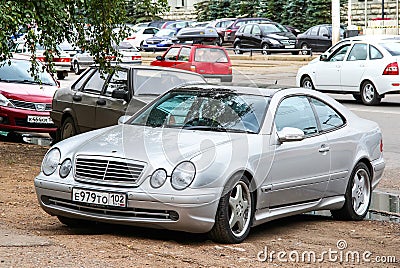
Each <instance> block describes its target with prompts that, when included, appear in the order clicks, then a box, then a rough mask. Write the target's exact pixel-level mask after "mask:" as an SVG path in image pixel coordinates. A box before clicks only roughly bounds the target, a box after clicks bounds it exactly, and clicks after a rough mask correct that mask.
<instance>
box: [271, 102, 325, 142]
mask: <svg viewBox="0 0 400 268" xmlns="http://www.w3.org/2000/svg"><path fill="white" fill-rule="evenodd" d="M275 126H276V129H277V130H278V131H280V130H282V129H283V128H284V127H294V128H299V129H301V130H303V132H304V134H305V135H312V134H315V133H317V132H318V125H317V121H316V119H315V116H314V112H313V109H312V108H311V104H310V102H309V101H308V98H307V97H306V96H295V97H289V98H286V99H284V100H283V101H282V102H281V103H280V104H279V107H278V109H277V111H276V115H275Z"/></svg>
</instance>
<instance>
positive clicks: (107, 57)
mask: <svg viewBox="0 0 400 268" xmlns="http://www.w3.org/2000/svg"><path fill="white" fill-rule="evenodd" d="M105 59H106V60H115V56H105Z"/></svg>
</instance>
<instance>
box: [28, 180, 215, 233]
mask: <svg viewBox="0 0 400 268" xmlns="http://www.w3.org/2000/svg"><path fill="white" fill-rule="evenodd" d="M60 181H61V182H62V179H60ZM61 182H54V181H53V180H48V179H47V177H45V176H43V175H42V176H41V175H39V176H38V177H37V178H36V179H35V188H36V194H37V197H38V201H39V203H40V206H41V207H42V208H43V209H44V210H45V211H46V212H47V213H48V214H50V215H53V216H64V217H70V218H76V219H84V220H90V221H99V222H106V223H113V224H124V225H132V226H141V227H150V228H157V229H169V230H177V231H185V232H191V233H205V232H208V231H210V230H211V228H212V227H213V225H214V221H215V214H216V211H217V208H218V203H219V196H218V195H219V193H220V190H221V189H218V188H206V189H204V188H203V189H186V190H184V191H181V192H179V191H175V194H162V193H159V192H156V191H155V190H152V191H153V192H148V191H147V190H144V189H143V188H142V187H140V186H139V187H136V188H121V187H109V186H95V185H89V184H84V183H79V182H76V181H74V182H73V183H71V184H70V183H61ZM73 187H77V188H83V189H89V190H96V191H108V192H110V191H112V192H119V193H126V194H127V207H126V208H115V207H100V206H91V205H89V204H84V203H78V202H73V201H72V188H73Z"/></svg>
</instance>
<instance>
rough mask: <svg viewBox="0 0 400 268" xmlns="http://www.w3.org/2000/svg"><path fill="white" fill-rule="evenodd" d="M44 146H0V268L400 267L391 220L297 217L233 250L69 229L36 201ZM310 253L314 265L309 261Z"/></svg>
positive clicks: (196, 239)
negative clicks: (341, 219)
mask: <svg viewBox="0 0 400 268" xmlns="http://www.w3.org/2000/svg"><path fill="white" fill-rule="evenodd" d="M47 149H48V147H43V146H38V145H29V144H22V143H13V142H2V141H0V155H1V157H0V167H1V168H0V193H1V194H0V205H1V206H0V267H276V266H277V267H339V266H347V267H354V266H356V267H399V266H400V253H399V250H398V247H399V245H400V224H396V223H389V222H378V221H367V220H365V221H362V222H339V221H334V220H332V219H331V218H330V217H324V216H315V215H301V216H295V217H290V218H286V219H283V220H276V221H273V222H270V223H267V224H264V225H261V226H258V227H256V228H253V229H252V230H251V233H250V236H249V237H248V239H247V240H245V242H243V243H242V244H238V245H222V244H216V243H214V242H212V241H210V240H208V238H207V236H205V235H198V234H187V233H181V232H172V231H166V230H152V229H144V228H134V227H124V226H116V225H111V226H88V227H87V228H82V229H71V228H69V227H66V226H64V225H62V224H61V223H60V222H58V220H57V218H55V217H51V216H49V215H47V214H46V213H45V212H44V211H42V209H41V208H40V207H39V204H38V202H37V199H36V194H35V190H34V186H33V179H34V177H35V176H36V175H37V174H38V173H39V170H40V163H41V161H42V158H43V156H44V154H45V152H46V150H47ZM389 173H390V172H389ZM389 175H390V176H395V177H397V178H398V177H399V176H398V175H399V174H398V173H395V172H394V171H393V172H392V173H390V174H389ZM386 181H387V182H386ZM399 184H400V183H399V182H398V179H396V180H391V179H390V178H387V176H386V175H385V178H384V180H383V182H382V184H381V186H383V188H393V187H394V188H396V189H397V190H399V189H400V187H399ZM311 252H312V253H315V261H314V259H313V258H312V257H310V259H308V258H307V256H313V255H307V254H311ZM357 256H359V261H358V259H357ZM394 258H395V259H396V261H395V262H393V261H394Z"/></svg>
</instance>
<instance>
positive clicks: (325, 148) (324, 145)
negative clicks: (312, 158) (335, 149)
mask: <svg viewBox="0 0 400 268" xmlns="http://www.w3.org/2000/svg"><path fill="white" fill-rule="evenodd" d="M329 150H330V148H329V146H327V145H326V144H322V145H321V148H319V149H318V152H320V153H326V152H329Z"/></svg>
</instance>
